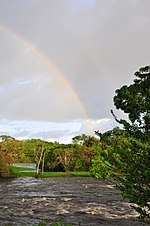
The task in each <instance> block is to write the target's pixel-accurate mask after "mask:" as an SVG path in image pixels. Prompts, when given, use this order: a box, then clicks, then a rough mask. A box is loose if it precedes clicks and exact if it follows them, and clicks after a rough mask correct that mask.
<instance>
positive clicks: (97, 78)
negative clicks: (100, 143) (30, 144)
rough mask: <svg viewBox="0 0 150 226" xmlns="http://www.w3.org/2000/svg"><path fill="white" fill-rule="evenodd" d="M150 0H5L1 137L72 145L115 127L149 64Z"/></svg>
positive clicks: (0, 10) (0, 38) (0, 17)
mask: <svg viewBox="0 0 150 226" xmlns="http://www.w3.org/2000/svg"><path fill="white" fill-rule="evenodd" d="M149 9H150V1H149V0H142V1H141V0H13V1H12V0H0V106H1V108H0V134H1V135H2V134H6V135H10V136H13V137H15V138H16V139H32V138H40V139H44V140H49V141H58V142H61V143H70V142H71V140H72V138H73V137H75V136H77V135H81V134H82V133H85V134H87V135H92V136H93V135H94V131H95V130H99V131H100V132H105V131H107V130H110V129H113V128H114V127H115V126H118V124H117V123H116V122H115V120H114V119H113V116H112V115H111V113H110V110H111V109H113V110H114V112H115V114H116V115H117V116H118V117H124V115H123V113H121V112H119V111H118V110H116V109H115V107H114V105H113V97H114V95H115V90H116V89H118V88H121V87H122V86H123V85H129V84H131V83H132V82H133V79H134V72H135V71H137V70H138V69H139V68H140V67H142V66H146V65H149V60H150V41H149V40H150V29H149V28H150V11H149Z"/></svg>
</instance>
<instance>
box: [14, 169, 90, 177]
mask: <svg viewBox="0 0 150 226" xmlns="http://www.w3.org/2000/svg"><path fill="white" fill-rule="evenodd" d="M11 175H12V177H42V178H48V177H65V176H76V177H87V176H90V174H89V172H86V171H83V172H70V171H68V172H43V173H41V172H39V174H38V175H37V174H36V172H33V169H31V168H23V167H15V166H11Z"/></svg>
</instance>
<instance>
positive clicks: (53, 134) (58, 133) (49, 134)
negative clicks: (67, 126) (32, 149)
mask: <svg viewBox="0 0 150 226" xmlns="http://www.w3.org/2000/svg"><path fill="white" fill-rule="evenodd" d="M68 133H69V130H53V131H46V132H45V131H41V132H38V133H32V134H30V136H29V138H32V137H38V138H43V139H45V140H50V139H54V138H55V139H56V140H58V139H59V138H61V137H63V136H66V134H68Z"/></svg>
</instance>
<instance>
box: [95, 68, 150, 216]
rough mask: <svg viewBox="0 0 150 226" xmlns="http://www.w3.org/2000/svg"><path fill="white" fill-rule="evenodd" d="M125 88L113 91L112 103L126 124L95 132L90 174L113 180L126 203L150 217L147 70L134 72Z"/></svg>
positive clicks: (149, 88)
mask: <svg viewBox="0 0 150 226" xmlns="http://www.w3.org/2000/svg"><path fill="white" fill-rule="evenodd" d="M135 76H136V79H135V80H134V83H133V84H131V85H129V86H123V87H122V88H121V89H118V90H116V95H115V97H114V104H115V106H116V108H117V109H121V110H123V111H124V113H127V114H128V121H126V120H123V119H121V120H118V119H117V117H116V116H115V115H114V113H113V112H112V114H113V115H114V117H115V119H116V121H117V122H118V123H119V124H121V125H122V126H123V129H122V130H121V129H119V128H115V129H113V130H112V131H108V132H106V133H105V134H101V133H99V131H97V132H96V133H97V135H99V137H100V141H101V142H103V143H104V145H103V146H101V147H100V146H97V147H96V151H97V155H96V157H95V158H94V159H93V165H92V168H91V173H92V175H93V176H94V177H96V178H104V179H106V178H109V177H111V178H112V177H113V178H114V180H115V183H116V185H117V187H118V188H119V189H120V190H121V191H122V194H123V197H126V198H128V199H129V200H130V202H131V203H133V204H132V207H133V208H134V209H135V210H136V211H138V212H139V214H140V216H141V217H143V218H145V217H147V218H149V215H150V67H148V66H147V67H144V68H141V69H140V70H139V71H137V72H136V73H135Z"/></svg>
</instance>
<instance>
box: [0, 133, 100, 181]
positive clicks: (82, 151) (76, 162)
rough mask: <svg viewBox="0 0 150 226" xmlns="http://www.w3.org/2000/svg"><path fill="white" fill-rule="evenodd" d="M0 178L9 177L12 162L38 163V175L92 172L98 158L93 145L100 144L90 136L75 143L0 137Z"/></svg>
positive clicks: (78, 137)
mask: <svg viewBox="0 0 150 226" xmlns="http://www.w3.org/2000/svg"><path fill="white" fill-rule="evenodd" d="M1 140H2V141H1V142H0V175H1V176H2V177H4V176H5V177H6V176H10V173H11V172H10V169H11V168H10V166H11V165H12V163H14V162H15V163H17V162H19V163H30V162H31V163H36V165H37V172H36V173H37V174H38V173H39V169H41V171H42V172H45V171H46V172H49V171H51V172H67V171H77V172H78V171H89V168H90V166H91V162H92V158H93V157H94V155H95V151H94V150H93V146H94V145H95V144H98V143H100V142H99V141H98V139H96V138H95V137H91V136H86V135H81V136H77V137H74V138H73V143H72V144H59V143H57V142H46V141H43V140H40V139H31V140H22V141H20V140H16V139H14V138H13V137H10V136H4V135H2V136H1Z"/></svg>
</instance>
